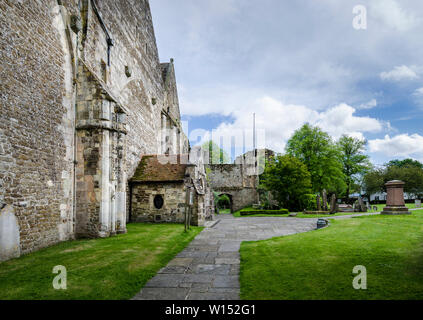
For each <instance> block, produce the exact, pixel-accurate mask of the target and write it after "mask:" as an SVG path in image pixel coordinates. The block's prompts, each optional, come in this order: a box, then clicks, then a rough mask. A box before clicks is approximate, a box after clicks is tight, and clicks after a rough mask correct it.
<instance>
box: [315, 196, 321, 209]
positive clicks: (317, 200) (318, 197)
mask: <svg viewBox="0 0 423 320" xmlns="http://www.w3.org/2000/svg"><path fill="white" fill-rule="evenodd" d="M316 203H317V211H322V207H321V205H320V194H318V195H317V197H316Z"/></svg>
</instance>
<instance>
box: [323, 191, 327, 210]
mask: <svg viewBox="0 0 423 320" xmlns="http://www.w3.org/2000/svg"><path fill="white" fill-rule="evenodd" d="M323 211H328V195H327V193H326V190H323Z"/></svg>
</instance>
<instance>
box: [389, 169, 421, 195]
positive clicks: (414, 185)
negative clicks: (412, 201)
mask: <svg viewBox="0 0 423 320" xmlns="http://www.w3.org/2000/svg"><path fill="white" fill-rule="evenodd" d="M391 180H401V181H404V182H405V185H404V191H405V192H407V193H409V194H411V195H413V196H414V197H416V198H420V197H422V195H423V169H421V168H419V167H418V166H414V165H410V166H404V167H397V166H390V167H387V168H386V170H385V175H384V183H386V182H388V181H391Z"/></svg>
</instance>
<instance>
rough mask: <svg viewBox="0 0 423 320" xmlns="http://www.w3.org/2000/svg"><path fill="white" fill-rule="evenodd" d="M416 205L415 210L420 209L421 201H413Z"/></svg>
mask: <svg viewBox="0 0 423 320" xmlns="http://www.w3.org/2000/svg"><path fill="white" fill-rule="evenodd" d="M415 204H416V208H421V207H422V201H421V200H416V201H415Z"/></svg>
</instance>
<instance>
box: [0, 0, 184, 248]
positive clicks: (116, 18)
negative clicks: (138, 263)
mask: <svg viewBox="0 0 423 320" xmlns="http://www.w3.org/2000/svg"><path fill="white" fill-rule="evenodd" d="M0 61H1V67H0V75H1V81H0V99H1V100H0V103H1V108H0V116H1V118H2V121H1V122H0V208H3V207H4V205H5V204H7V205H9V206H11V209H8V212H7V214H8V217H9V216H10V214H11V212H12V213H13V215H15V217H16V219H17V221H18V225H19V226H18V227H19V230H20V235H19V246H20V252H21V253H27V252H30V251H33V250H37V249H39V248H42V247H45V246H48V245H51V244H54V243H57V242H59V241H63V240H67V239H72V238H74V237H75V234H77V235H81V236H98V235H100V236H107V235H110V234H113V233H114V232H118V231H119V230H120V231H122V232H124V231H125V223H126V217H124V216H125V213H127V212H123V211H125V209H122V208H127V207H128V206H127V205H126V204H127V194H126V192H127V190H128V188H127V183H126V181H127V179H128V177H131V176H132V175H133V173H134V171H135V169H136V167H137V165H138V162H139V160H140V156H141V155H142V154H156V153H160V151H161V149H162V145H161V141H160V137H161V131H160V130H161V127H162V126H161V119H162V117H161V115H162V114H164V113H169V114H171V115H172V117H173V118H174V119H173V127H175V128H176V129H174V131H175V132H176V131H178V130H179V131H181V133H180V136H181V139H182V141H183V142H182V143H180V144H181V145H186V137H185V135H184V134H183V132H182V128H180V123H179V104H178V101H177V91H176V83H175V80H174V79H175V78H174V74H171V76H170V77H168V79H170V80H168V82H167V84H166V83H165V79H164V78H163V69H162V65H161V64H160V62H159V57H158V53H157V47H156V41H155V35H154V29H153V24H152V19H151V12H150V8H149V3H148V1H147V0H102V1H94V0H80V1H79V0H39V1H20V0H0ZM171 67H172V70H174V69H173V63H171ZM81 70H83V71H81ZM90 90H92V91H90ZM106 105H108V108H110V110H113V109H114V111H111V113H110V115H111V118H110V119H108V118H107V117H105V113H103V111H104V110H105V109H104V108H105V106H106ZM120 115H125V119H124V121H122V123H123V122H124V123H125V124H126V125H125V128H116V125H115V124H116V123H119V122H121V121H120V120H119V119H118V118H119V117H120ZM115 117H116V118H115ZM87 120H89V121H88V122H86V123H85V124H84V123H82V122H83V121H87ZM121 120H122V119H121ZM81 121H82V122H81ZM90 121H91V122H90ZM123 132H125V133H123ZM173 142H174V143H175V142H176V141H175V140H173ZM104 186H107V188H105V187H104ZM3 210H4V209H3ZM9 219H10V218H8V221H9ZM10 221H11V220H10ZM2 239H3V238H2ZM1 241H3V240H1ZM5 241H6V240H5ZM0 247H1V244H0Z"/></svg>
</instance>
